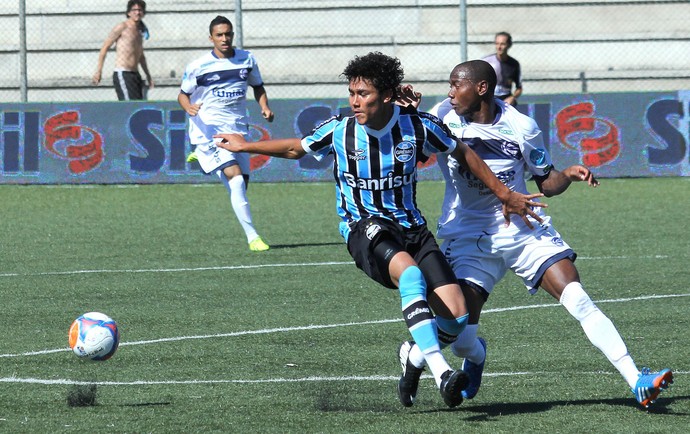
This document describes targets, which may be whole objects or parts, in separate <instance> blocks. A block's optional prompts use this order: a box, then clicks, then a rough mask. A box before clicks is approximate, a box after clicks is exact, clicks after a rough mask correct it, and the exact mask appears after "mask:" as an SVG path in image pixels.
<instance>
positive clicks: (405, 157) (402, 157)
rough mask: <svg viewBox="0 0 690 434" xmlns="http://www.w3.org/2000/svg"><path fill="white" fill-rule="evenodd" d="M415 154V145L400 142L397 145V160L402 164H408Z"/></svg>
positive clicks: (395, 152)
mask: <svg viewBox="0 0 690 434" xmlns="http://www.w3.org/2000/svg"><path fill="white" fill-rule="evenodd" d="M414 153H415V149H414V145H413V144H412V143H410V142H409V141H404V142H400V143H398V144H397V145H395V150H394V154H395V159H396V160H398V161H400V162H401V163H407V162H408V161H410V160H411V159H413V158H414Z"/></svg>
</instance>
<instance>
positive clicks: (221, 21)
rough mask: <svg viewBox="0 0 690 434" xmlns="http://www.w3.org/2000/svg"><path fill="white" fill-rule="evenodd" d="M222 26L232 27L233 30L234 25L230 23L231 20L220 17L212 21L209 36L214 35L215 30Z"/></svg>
mask: <svg viewBox="0 0 690 434" xmlns="http://www.w3.org/2000/svg"><path fill="white" fill-rule="evenodd" d="M220 24H227V25H228V26H230V30H232V23H231V22H230V20H229V19H227V18H225V17H224V16H222V15H218V16H217V17H215V18H214V19H212V20H211V24H209V26H208V34H209V35H212V34H213V28H214V27H216V26H217V25H220Z"/></svg>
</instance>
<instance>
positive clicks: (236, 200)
mask: <svg viewBox="0 0 690 434" xmlns="http://www.w3.org/2000/svg"><path fill="white" fill-rule="evenodd" d="M218 177H219V178H220V179H221V181H223V184H224V185H225V188H226V189H227V190H228V194H229V195H230V203H231V204H232V209H233V210H234V211H235V216H237V220H238V221H239V222H240V225H242V229H244V233H245V235H246V236H247V242H248V243H250V242H252V241H254V240H255V239H256V238H258V237H259V234H257V233H256V229H254V225H253V224H252V213H251V211H250V210H249V201H248V200H247V185H246V184H245V183H244V176H242V175H238V176H235V177H233V178H232V179H230V180H228V178H227V177H226V176H225V174H224V173H223V172H222V171H218Z"/></svg>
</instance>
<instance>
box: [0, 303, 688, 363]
mask: <svg viewBox="0 0 690 434" xmlns="http://www.w3.org/2000/svg"><path fill="white" fill-rule="evenodd" d="M688 296H690V293H687V294H668V295H645V296H640V297H629V298H616V299H610V300H597V301H596V302H597V303H623V302H628V301H640V300H653V299H664V298H678V297H688ZM557 306H560V304H558V303H549V304H535V305H526V306H511V307H502V308H494V309H486V310H484V311H482V313H483V314H487V313H499V312H510V311H517V310H527V309H539V308H545V307H557ZM400 321H402V319H401V318H395V319H382V320H372V321H360V322H349V323H340V324H316V325H308V326H297V327H277V328H269V329H260V330H243V331H238V332H230V333H216V334H209V335H195V336H177V337H171V338H160V339H151V340H144V341H132V342H121V343H120V346H123V347H124V346H130V345H150V344H158V343H165V342H179V341H186V340H193V339H216V338H227V337H236V336H246V335H260V334H269V333H288V332H294V331H304V330H322V329H331V328H340V327H352V326H362V325H372V324H387V323H394V322H400ZM67 351H70V349H69V348H58V349H52V350H41V351H30V352H25V353H16V354H0V358H8V357H22V356H38V355H43V354H53V353H61V352H67Z"/></svg>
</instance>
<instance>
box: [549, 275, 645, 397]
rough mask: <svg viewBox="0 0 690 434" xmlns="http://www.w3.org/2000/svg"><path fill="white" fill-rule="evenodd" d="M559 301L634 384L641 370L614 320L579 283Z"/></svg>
mask: <svg viewBox="0 0 690 434" xmlns="http://www.w3.org/2000/svg"><path fill="white" fill-rule="evenodd" d="M560 303H561V304H562V305H563V306H564V307H565V308H566V309H567V310H568V312H570V314H571V315H572V316H573V317H574V318H575V319H576V320H578V321H579V322H580V325H581V326H582V329H583V330H584V331H585V334H586V335H587V338H589V341H590V342H591V343H592V344H593V345H594V346H595V347H597V348H599V350H601V352H602V353H604V355H605V356H606V358H608V359H609V362H611V364H612V365H613V366H614V367H615V368H616V369H618V371H619V372H620V373H621V375H622V376H623V378H625V381H626V382H627V383H628V385H629V386H630V387H631V388H632V387H635V383H636V382H637V377H638V375H639V372H640V371H639V370H638V369H637V366H635V362H634V361H633V359H632V357H630V354H629V353H628V348H627V347H626V346H625V342H623V339H622V338H621V336H620V334H619V333H618V330H616V327H615V326H614V325H613V323H612V322H611V320H610V319H609V318H608V317H607V316H606V315H604V314H603V312H602V311H600V310H599V308H598V307H597V306H596V305H595V304H594V302H593V301H592V299H590V298H589V295H587V293H586V292H585V290H584V289H583V288H582V285H581V284H580V283H579V282H571V283H569V284H568V285H566V287H565V288H564V289H563V294H561V299H560Z"/></svg>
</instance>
